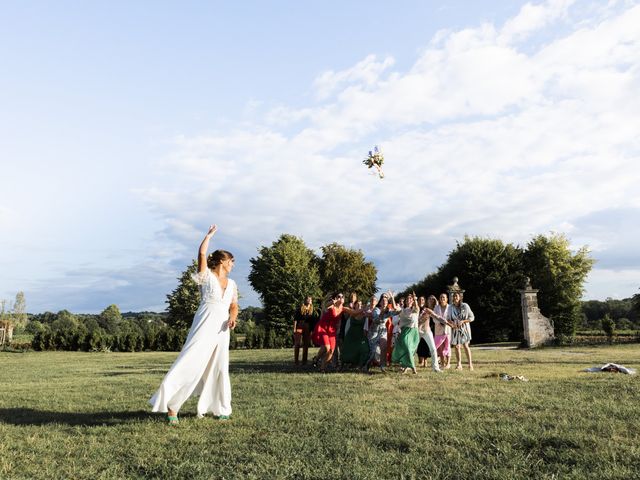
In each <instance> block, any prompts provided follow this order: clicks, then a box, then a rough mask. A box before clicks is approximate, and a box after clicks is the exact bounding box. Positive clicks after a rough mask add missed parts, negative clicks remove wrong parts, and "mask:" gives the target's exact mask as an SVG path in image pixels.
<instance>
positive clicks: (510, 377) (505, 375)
mask: <svg viewBox="0 0 640 480" xmlns="http://www.w3.org/2000/svg"><path fill="white" fill-rule="evenodd" d="M500 380H504V381H505V382H510V381H511V380H520V381H521V382H528V381H529V380H527V379H526V378H525V377H523V376H522V375H515V376H514V375H509V374H508V373H501V374H500Z"/></svg>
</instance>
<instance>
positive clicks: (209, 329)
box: [149, 225, 238, 424]
mask: <svg viewBox="0 0 640 480" xmlns="http://www.w3.org/2000/svg"><path fill="white" fill-rule="evenodd" d="M216 231H217V227H216V226H215V225H211V227H209V231H208V232H207V234H206V235H205V237H204V240H202V243H201V245H200V249H199V251H198V273H197V274H195V275H194V276H193V279H194V280H195V282H196V283H197V284H198V286H199V288H200V306H199V307H198V310H197V311H196V314H195V315H194V317H193V323H192V324H191V329H190V330H189V335H188V336H187V339H186V341H185V343H184V346H183V347H182V351H181V352H180V355H178V358H177V359H176V361H175V362H174V363H173V365H172V366H171V368H170V369H169V371H168V372H167V374H166V376H165V377H164V379H163V380H162V383H161V384H160V387H159V388H158V391H157V392H156V393H155V394H154V395H153V397H151V399H150V400H149V403H150V404H151V405H152V407H153V409H152V410H153V411H154V412H167V421H168V422H169V424H176V423H178V411H179V410H180V407H181V406H182V404H183V403H184V402H186V401H187V399H188V398H189V397H191V396H192V395H198V394H199V395H200V399H199V400H198V407H197V411H198V417H199V418H201V417H203V416H204V415H205V414H206V413H207V412H211V413H213V415H214V417H215V418H218V419H222V420H226V419H229V418H230V416H231V382H230V381H229V330H230V329H233V328H235V326H236V318H237V317H238V290H237V287H236V284H235V282H234V281H233V280H231V279H230V278H227V275H228V274H229V272H231V269H232V268H233V262H234V259H233V255H232V254H231V253H229V252H227V251H226V250H216V251H215V252H213V253H212V254H211V255H209V257H207V250H208V249H209V240H211V237H213V235H214V234H215V233H216Z"/></svg>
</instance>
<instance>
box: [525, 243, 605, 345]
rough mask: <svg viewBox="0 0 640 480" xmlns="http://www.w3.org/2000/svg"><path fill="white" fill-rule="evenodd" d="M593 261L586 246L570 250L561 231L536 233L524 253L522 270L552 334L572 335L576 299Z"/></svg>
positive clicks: (576, 316)
mask: <svg viewBox="0 0 640 480" xmlns="http://www.w3.org/2000/svg"><path fill="white" fill-rule="evenodd" d="M593 263H594V260H593V259H592V258H591V257H590V256H589V250H588V248H587V247H582V248H580V249H578V250H577V251H576V252H575V253H573V252H572V251H571V245H570V243H569V239H568V238H567V237H566V236H565V235H562V234H552V235H550V236H548V237H547V236H545V235H538V236H536V237H534V238H533V239H531V241H530V242H529V243H528V244H527V248H526V250H525V252H524V271H525V272H526V275H527V276H529V277H530V278H531V284H532V286H533V287H534V288H537V289H538V290H539V292H538V305H539V307H540V311H541V312H542V314H543V315H545V316H547V317H549V318H551V319H552V320H553V323H554V330H555V334H556V336H559V335H564V336H573V335H574V334H575V331H576V327H577V326H578V325H579V323H580V321H581V318H582V317H581V310H580V298H581V297H582V293H583V291H584V282H585V280H586V278H587V275H588V274H589V272H590V271H591V267H592V266H593Z"/></svg>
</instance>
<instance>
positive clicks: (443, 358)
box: [433, 293, 451, 368]
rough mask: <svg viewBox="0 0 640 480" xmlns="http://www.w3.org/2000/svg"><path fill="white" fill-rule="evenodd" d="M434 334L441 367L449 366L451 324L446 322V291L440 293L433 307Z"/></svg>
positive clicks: (447, 301)
mask: <svg viewBox="0 0 640 480" xmlns="http://www.w3.org/2000/svg"><path fill="white" fill-rule="evenodd" d="M433 312H434V313H435V315H436V316H435V335H434V337H435V338H434V340H435V344H436V348H437V349H438V355H439V356H440V362H441V364H442V368H451V325H449V323H447V320H446V318H447V315H448V313H449V299H448V297H447V294H446V293H441V294H440V299H439V302H438V304H437V305H436V306H435V307H434V309H433Z"/></svg>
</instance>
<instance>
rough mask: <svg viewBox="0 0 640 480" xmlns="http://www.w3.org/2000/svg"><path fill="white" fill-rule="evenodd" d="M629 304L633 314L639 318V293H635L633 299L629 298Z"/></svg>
mask: <svg viewBox="0 0 640 480" xmlns="http://www.w3.org/2000/svg"><path fill="white" fill-rule="evenodd" d="M631 302H632V311H633V313H635V314H636V315H637V316H638V317H640V293H636V294H635V295H634V296H633V297H631Z"/></svg>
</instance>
